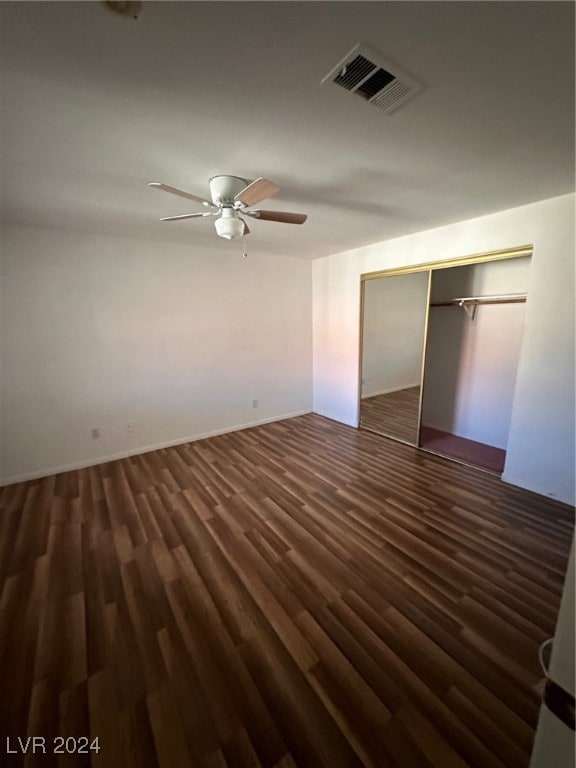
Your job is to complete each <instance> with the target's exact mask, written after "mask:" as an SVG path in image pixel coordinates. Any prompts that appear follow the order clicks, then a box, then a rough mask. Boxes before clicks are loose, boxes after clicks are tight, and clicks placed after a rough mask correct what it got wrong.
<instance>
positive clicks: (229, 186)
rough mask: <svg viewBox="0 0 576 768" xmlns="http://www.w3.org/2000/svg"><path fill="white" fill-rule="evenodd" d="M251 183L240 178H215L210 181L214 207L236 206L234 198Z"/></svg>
mask: <svg viewBox="0 0 576 768" xmlns="http://www.w3.org/2000/svg"><path fill="white" fill-rule="evenodd" d="M249 183H250V182H249V181H248V179H241V178H240V177H239V176H213V177H212V178H211V179H210V196H211V197H212V202H213V203H214V205H220V204H222V203H224V204H226V203H230V205H234V198H235V197H236V195H237V194H238V193H239V192H241V191H242V190H243V189H244V187H246V186H247V185H248V184H249Z"/></svg>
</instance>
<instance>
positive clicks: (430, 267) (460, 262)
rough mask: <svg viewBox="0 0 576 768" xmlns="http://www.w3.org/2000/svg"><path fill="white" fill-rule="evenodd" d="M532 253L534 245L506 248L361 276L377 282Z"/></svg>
mask: <svg viewBox="0 0 576 768" xmlns="http://www.w3.org/2000/svg"><path fill="white" fill-rule="evenodd" d="M532 251H533V246H532V245H520V246H518V247H517V248H506V249H505V250H502V251H487V252H486V253H475V254H473V255H470V256H460V257H457V258H454V259H445V260H443V261H430V262H426V263H424V264H411V265H410V266H406V267H395V268H392V269H381V270H379V271H378V272H365V273H364V274H362V275H360V280H361V281H362V282H364V281H366V280H376V279H377V278H379V277H393V276H394V275H407V274H409V273H410V272H433V271H434V270H436V269H447V268H448V267H464V266H466V265H467V264H481V263H483V262H486V261H499V260H501V259H517V258H520V257H521V256H532Z"/></svg>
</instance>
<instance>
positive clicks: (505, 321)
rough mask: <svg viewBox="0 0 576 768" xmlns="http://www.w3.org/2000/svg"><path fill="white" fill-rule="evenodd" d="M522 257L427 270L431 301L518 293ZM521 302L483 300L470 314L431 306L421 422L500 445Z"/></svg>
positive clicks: (525, 264) (523, 284)
mask: <svg viewBox="0 0 576 768" xmlns="http://www.w3.org/2000/svg"><path fill="white" fill-rule="evenodd" d="M529 274H530V259H529V258H528V257H526V258H520V259H511V260H509V261H495V262H488V263H486V264H474V265H470V266H466V267H454V268H452V269H440V270H437V271H436V272H433V273H432V291H431V293H432V303H434V302H437V301H440V302H441V301H446V300H450V299H454V298H456V297H464V296H491V295H499V294H508V293H526V292H527V290H528V280H529ZM524 316H525V305H524V304H486V305H481V306H478V307H476V313H475V316H474V317H473V318H472V317H470V316H469V315H468V314H467V312H466V311H464V309H462V308H460V307H458V306H452V307H433V308H432V309H431V310H430V317H429V321H428V340H427V353H426V371H425V380H424V398H423V404H422V423H423V424H424V425H425V426H427V427H435V428H436V429H440V430H443V431H446V432H451V433H452V434H455V435H460V436H461V437H465V438H468V439H469V440H476V441H478V442H480V443H485V444H486V445H492V446H496V447H497V448H504V449H505V448H506V446H507V445H508V433H509V430H510V420H511V417H512V405H513V401H514V390H515V385H516V372H517V369H518V359H519V355H520V350H521V343H522V335H523V328H524Z"/></svg>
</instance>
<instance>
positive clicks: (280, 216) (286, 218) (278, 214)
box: [244, 211, 308, 224]
mask: <svg viewBox="0 0 576 768" xmlns="http://www.w3.org/2000/svg"><path fill="white" fill-rule="evenodd" d="M244 213H245V214H246V215H247V216H253V217H254V218H255V219H262V221H279V222H281V223H282V224H304V222H305V221H306V219H307V218H308V216H307V215H306V214H305V213H288V212H287V211H244Z"/></svg>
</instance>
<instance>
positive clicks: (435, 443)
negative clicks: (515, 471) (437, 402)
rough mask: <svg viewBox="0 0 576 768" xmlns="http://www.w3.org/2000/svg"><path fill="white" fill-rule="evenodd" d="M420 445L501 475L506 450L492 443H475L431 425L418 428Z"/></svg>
mask: <svg viewBox="0 0 576 768" xmlns="http://www.w3.org/2000/svg"><path fill="white" fill-rule="evenodd" d="M420 447H421V448H426V450H428V451H434V453H439V454H441V455H442V456H448V457H450V458H453V459H459V460H461V461H465V462H466V463H467V464H473V465H474V466H476V467H481V468H482V469H488V470H490V471H491V472H496V473H497V474H499V475H501V474H502V472H503V471H504V461H505V459H506V451H505V450H503V449H502V448H495V447H494V446H493V445H485V444H484V443H477V442H476V441H475V440H468V439H466V438H465V437H459V436H458V435H452V434H450V433H449V432H442V431H441V430H439V429H433V428H432V427H421V428H420Z"/></svg>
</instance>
